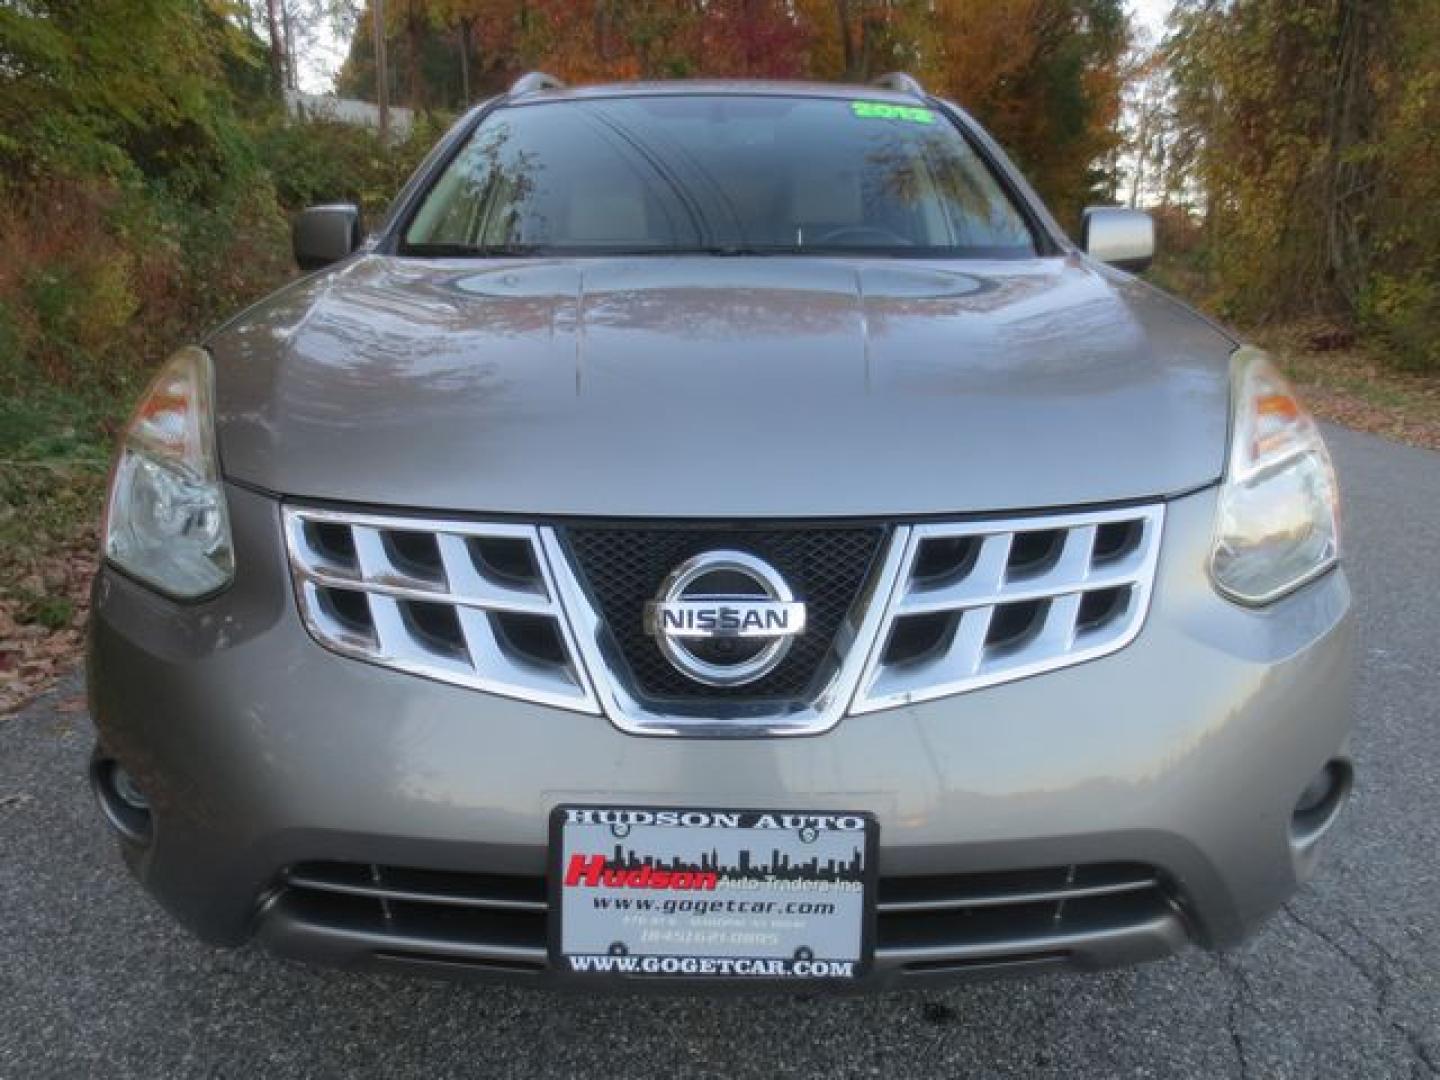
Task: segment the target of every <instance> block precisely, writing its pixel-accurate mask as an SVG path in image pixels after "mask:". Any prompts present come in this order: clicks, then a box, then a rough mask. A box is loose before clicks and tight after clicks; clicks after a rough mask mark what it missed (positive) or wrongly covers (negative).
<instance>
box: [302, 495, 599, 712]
mask: <svg viewBox="0 0 1440 1080" xmlns="http://www.w3.org/2000/svg"><path fill="white" fill-rule="evenodd" d="M285 538H286V544H287V547H288V549H289V554H290V566H291V569H292V571H293V573H294V577H295V584H296V592H297V594H298V597H299V602H300V611H301V614H302V615H303V616H304V619H305V624H306V626H307V627H309V629H310V632H311V634H313V635H314V637H315V638H316V640H317V641H319V642H320V643H321V644H322V645H324V646H326V647H327V648H330V649H333V650H334V651H335V652H338V653H343V654H344V655H346V656H352V657H356V658H359V659H362V660H369V661H371V662H372V663H376V664H381V665H383V666H385V667H392V668H398V669H399V670H401V671H408V672H411V673H412V674H416V675H424V676H427V677H429V678H432V679H438V680H441V681H443V682H451V683H458V684H460V685H462V686H470V687H474V688H476V689H480V690H489V691H491V692H492V693H497V694H504V695H507V696H510V697H519V698H525V699H527V700H530V701H539V702H544V703H546V704H550V705H557V706H562V707H566V708H572V709H579V710H582V711H586V712H598V711H599V708H598V706H597V705H596V704H595V700H594V697H593V695H592V694H591V691H590V684H589V682H588V680H587V679H586V677H585V674H584V671H583V669H582V666H581V664H580V661H579V658H578V656H577V653H576V650H575V648H574V647H573V643H572V640H571V637H570V632H569V626H568V623H567V621H566V619H565V617H564V615H563V614H562V612H561V609H560V603H559V601H558V599H557V597H556V588H555V585H554V582H553V580H552V578H551V575H550V573H549V568H548V566H547V565H546V562H545V559H544V556H543V554H542V553H541V550H540V543H539V536H538V534H537V532H536V530H535V529H534V528H533V527H531V526H526V525H498V524H486V525H478V524H474V523H468V522H457V521H434V520H429V519H420V518H409V517H390V516H379V515H374V514H355V513H340V512H336V511H330V510H319V509H308V508H301V507H286V509H285Z"/></svg>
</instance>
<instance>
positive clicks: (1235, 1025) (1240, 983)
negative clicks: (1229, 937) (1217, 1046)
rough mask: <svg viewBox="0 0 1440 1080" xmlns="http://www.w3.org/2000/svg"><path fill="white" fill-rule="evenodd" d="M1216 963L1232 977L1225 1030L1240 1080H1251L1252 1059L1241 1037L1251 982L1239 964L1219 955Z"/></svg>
mask: <svg viewBox="0 0 1440 1080" xmlns="http://www.w3.org/2000/svg"><path fill="white" fill-rule="evenodd" d="M1215 961H1216V963H1217V964H1219V966H1220V970H1221V971H1222V972H1224V973H1225V974H1226V975H1228V976H1229V977H1230V982H1231V984H1232V985H1233V987H1234V989H1233V990H1232V991H1231V994H1230V1002H1229V1004H1228V1005H1227V1006H1226V1007H1225V1030H1226V1032H1227V1033H1228V1034H1229V1036H1230V1045H1231V1046H1232V1047H1233V1048H1234V1050H1235V1063H1236V1065H1237V1066H1238V1067H1239V1069H1240V1080H1250V1058H1249V1056H1248V1055H1247V1054H1246V1052H1245V1041H1244V1040H1243V1039H1242V1038H1241V1037H1240V1016H1241V1014H1242V1013H1243V1012H1244V1011H1245V1008H1246V1005H1247V1003H1248V1002H1249V999H1250V980H1249V979H1247V978H1246V977H1245V972H1244V971H1243V970H1241V967H1240V965H1239V964H1238V963H1234V962H1231V961H1230V960H1228V959H1226V957H1225V956H1224V954H1223V953H1221V954H1217V955H1216V957H1215Z"/></svg>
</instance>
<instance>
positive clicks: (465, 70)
mask: <svg viewBox="0 0 1440 1080" xmlns="http://www.w3.org/2000/svg"><path fill="white" fill-rule="evenodd" d="M460 104H461V105H462V106H468V105H469V104H470V20H469V19H461V20H460Z"/></svg>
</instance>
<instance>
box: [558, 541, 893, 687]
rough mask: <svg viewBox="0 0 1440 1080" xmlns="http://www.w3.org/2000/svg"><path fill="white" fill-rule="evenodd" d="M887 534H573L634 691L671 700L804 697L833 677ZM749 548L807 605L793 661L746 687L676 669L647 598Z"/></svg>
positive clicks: (581, 564) (587, 580) (789, 657)
mask: <svg viewBox="0 0 1440 1080" xmlns="http://www.w3.org/2000/svg"><path fill="white" fill-rule="evenodd" d="M884 536H885V530H884V529H883V528H881V527H879V526H874V527H853V528H839V527H837V528H808V527H805V528H790V529H730V528H724V527H695V526H685V527H674V528H631V527H628V526H613V527H612V526H596V527H586V528H578V529H568V530H566V533H565V537H566V540H567V542H568V543H569V545H570V549H571V551H572V552H573V553H574V555H575V559H576V563H577V565H578V568H579V570H580V574H581V576H582V578H583V579H584V581H585V583H586V585H587V586H588V587H589V589H590V593H591V595H592V597H593V598H594V600H595V602H596V604H597V606H598V608H599V611H600V614H601V616H602V617H603V618H604V620H605V623H606V624H607V625H608V626H609V628H610V631H611V633H612V634H613V635H614V636H615V640H616V643H617V644H618V645H619V647H620V651H621V653H622V654H623V655H624V658H625V662H626V664H627V665H628V666H629V668H630V676H631V679H632V682H633V685H634V688H635V690H636V691H637V692H638V693H639V694H640V695H641V696H643V697H646V698H650V699H656V700H665V699H671V700H675V699H688V700H692V701H693V700H694V699H697V698H724V699H726V700H745V701H763V700H777V699H785V700H797V699H804V698H807V697H809V696H811V695H812V694H813V693H814V692H815V691H816V690H817V689H818V684H819V683H820V682H821V681H822V680H823V679H824V678H825V677H826V676H827V675H828V674H829V671H830V665H829V664H828V663H827V662H826V661H827V659H828V658H829V657H830V650H831V646H832V645H833V643H834V641H835V634H836V631H837V630H839V628H840V626H841V624H842V623H843V622H844V620H845V616H846V614H847V613H848V612H849V611H850V609H851V607H852V606H853V605H854V604H855V601H856V599H857V598H858V596H859V595H860V591H861V587H862V586H863V585H864V584H865V581H866V579H867V578H868V577H869V575H870V569H871V566H872V565H873V564H874V562H875V558H876V555H877V554H878V552H879V550H880V542H881V540H882V539H884ZM720 548H729V549H733V550H736V551H745V552H749V553H750V554H752V555H755V556H757V557H759V558H761V559H764V560H765V561H766V562H768V563H769V564H770V565H771V566H773V567H775V569H776V570H778V571H779V572H780V573H781V574H782V575H783V576H784V578H785V580H786V582H788V583H789V585H790V588H791V589H792V590H794V592H795V596H796V599H798V600H803V601H804V602H805V604H806V605H807V612H806V619H807V621H806V629H805V632H804V633H803V634H801V635H800V636H799V637H798V638H797V639H796V640H795V642H794V644H793V645H792V646H791V648H790V651H789V652H788V653H787V654H786V656H785V659H784V660H783V661H782V662H781V663H780V665H779V666H778V667H777V668H776V669H775V670H774V671H772V672H770V673H769V674H768V675H766V676H764V677H763V678H761V679H758V680H756V681H755V682H753V683H750V684H748V685H746V686H740V687H734V688H728V689H721V688H716V687H713V686H705V685H703V684H701V683H698V682H694V681H692V680H691V679H689V678H687V677H686V676H685V675H683V674H681V673H680V672H679V671H677V670H675V668H674V667H672V666H671V664H670V662H669V661H668V660H666V659H665V657H664V656H663V655H661V653H660V650H659V649H658V648H657V647H656V645H655V641H654V639H653V638H651V637H649V636H648V635H647V634H646V633H645V628H644V611H645V602H646V601H647V600H653V599H655V597H656V594H657V593H658V592H659V590H660V585H661V583H662V582H663V581H664V580H665V577H666V575H667V574H669V573H670V572H671V571H672V570H674V569H675V568H676V567H677V566H679V565H680V564H681V563H682V562H684V561H685V560H686V559H688V558H691V557H692V556H694V555H698V554H700V553H701V552H705V551H714V550H717V549H720Z"/></svg>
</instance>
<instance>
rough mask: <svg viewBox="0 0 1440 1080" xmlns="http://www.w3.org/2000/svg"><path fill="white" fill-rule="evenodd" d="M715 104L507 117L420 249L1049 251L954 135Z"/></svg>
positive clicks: (411, 235) (582, 108)
mask: <svg viewBox="0 0 1440 1080" xmlns="http://www.w3.org/2000/svg"><path fill="white" fill-rule="evenodd" d="M706 109H707V110H709V111H708V112H707V114H706V119H705V121H704V123H703V124H702V123H701V122H700V121H697V120H696V119H695V118H694V117H693V116H691V115H689V114H688V113H685V112H683V111H681V112H667V111H664V110H661V111H659V112H656V111H654V110H653V104H652V103H645V102H643V101H642V100H640V99H618V100H613V101H612V100H605V101H592V102H586V103H584V104H583V105H578V106H565V105H539V106H531V107H525V108H515V109H507V110H504V111H502V112H501V113H500V114H497V115H496V116H494V117H491V118H490V119H488V120H486V121H485V122H484V123H482V125H481V127H480V128H479V130H478V131H477V132H476V134H475V135H474V136H473V138H472V141H471V143H470V145H469V146H467V147H466V149H465V150H464V151H463V152H462V153H461V155H460V156H459V158H458V159H457V160H456V161H454V162H453V163H452V164H451V165H450V167H449V168H448V169H447V170H446V172H445V174H444V175H443V176H442V177H441V178H440V180H439V181H438V182H437V183H436V184H435V185H434V187H432V189H431V191H430V192H429V194H428V195H427V196H426V199H425V202H424V204H423V205H422V207H421V209H420V211H419V213H418V214H417V215H416V218H415V221H414V223H413V224H412V225H411V227H410V229H409V231H408V233H407V241H408V243H409V244H411V245H412V246H414V247H415V248H416V249H417V250H422V251H423V250H424V248H425V247H426V246H427V245H428V246H430V247H431V248H432V250H435V251H436V253H440V254H464V253H467V252H468V251H470V250H474V251H475V253H477V254H484V253H491V254H518V253H521V249H524V250H525V251H535V250H537V249H541V248H548V249H551V250H554V251H556V252H560V253H563V252H567V251H573V252H586V251H594V252H602V251H606V250H611V251H613V250H626V251H633V252H636V253H640V252H655V253H660V252H664V251H667V250H668V251H675V250H680V249H687V248H694V247H695V246H697V245H699V246H702V247H706V249H707V250H717V251H723V252H730V251H735V250H750V249H759V250H764V251H782V252H785V251H801V250H803V251H806V252H810V253H815V252H823V251H826V250H834V251H837V252H838V251H846V250H856V249H863V250H867V251H877V252H879V251H887V252H890V253H897V254H903V253H906V251H907V249H915V250H916V253H919V251H920V249H924V251H925V252H926V253H929V254H932V255H934V254H939V255H943V254H945V253H946V252H947V251H950V252H954V253H955V254H960V253H962V252H964V253H967V254H972V255H973V254H975V253H976V251H977V250H979V249H984V251H985V253H988V254H996V253H998V252H999V251H1013V252H1015V253H1027V252H1032V251H1033V245H1032V241H1031V237H1030V234H1029V230H1028V228H1027V227H1026V226H1025V224H1024V222H1023V219H1022V218H1021V217H1020V215H1019V213H1018V212H1017V211H1016V209H1015V207H1014V206H1013V205H1012V204H1011V203H1010V202H1009V201H1008V199H1007V198H1006V196H1005V195H1004V193H1003V191H1002V189H1001V188H1000V186H999V184H998V183H997V182H996V180H995V178H994V177H993V176H991V175H990V173H989V172H988V169H987V168H986V166H985V165H984V164H983V163H982V162H981V161H980V160H979V158H978V157H977V156H976V155H975V153H974V151H973V150H972V149H971V148H970V146H969V144H968V143H967V142H966V141H965V139H964V137H963V136H962V135H961V134H960V132H958V131H956V130H954V129H953V128H950V127H949V126H948V125H936V126H935V127H933V128H929V127H927V128H924V129H921V128H919V127H917V126H914V125H903V124H899V123H896V124H882V123H872V122H865V123H864V124H863V125H862V126H857V124H856V122H855V120H854V117H853V116H852V115H851V113H850V110H849V109H848V108H845V107H843V103H841V102H836V101H821V100H816V101H802V102H801V103H799V104H797V103H794V102H788V101H787V103H786V106H785V108H784V109H783V110H782V109H778V108H775V107H774V106H772V105H771V103H770V102H769V101H766V102H764V103H763V104H761V105H757V104H756V102H754V101H750V100H749V99H736V100H735V101H733V102H731V101H728V100H726V99H724V98H718V97H717V98H712V99H709V100H707V101H706ZM441 248H444V249H449V250H445V251H439V250H438V249H441Z"/></svg>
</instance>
